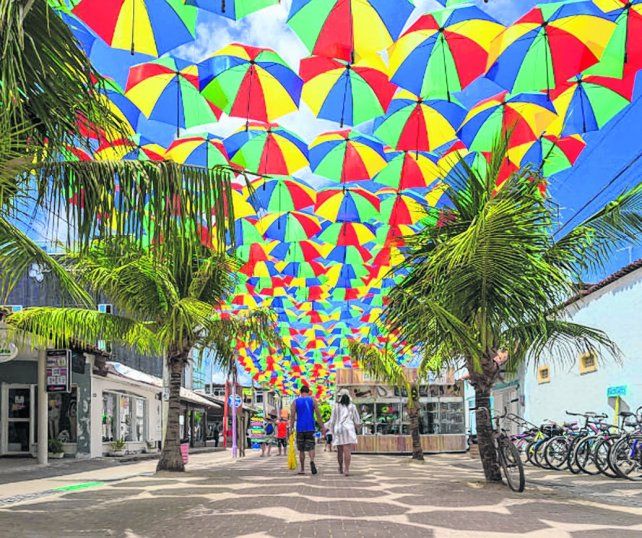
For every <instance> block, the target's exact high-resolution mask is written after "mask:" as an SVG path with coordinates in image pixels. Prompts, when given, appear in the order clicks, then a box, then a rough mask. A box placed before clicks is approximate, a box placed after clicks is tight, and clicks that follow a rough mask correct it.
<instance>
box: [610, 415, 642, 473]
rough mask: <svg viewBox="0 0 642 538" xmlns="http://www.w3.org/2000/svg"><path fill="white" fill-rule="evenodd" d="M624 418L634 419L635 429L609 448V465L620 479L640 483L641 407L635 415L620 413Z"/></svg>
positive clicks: (641, 446)
mask: <svg viewBox="0 0 642 538" xmlns="http://www.w3.org/2000/svg"><path fill="white" fill-rule="evenodd" d="M620 415H621V416H624V417H625V418H629V419H630V418H632V417H634V418H635V420H636V422H637V427H636V429H635V430H634V431H633V432H628V433H624V434H623V435H622V436H621V437H620V439H618V440H617V441H616V442H615V443H614V444H613V446H612V447H611V450H610V454H609V464H610V466H611V468H612V469H613V470H614V471H615V472H616V473H617V474H618V475H619V476H620V477H621V478H627V479H629V480H634V481H636V482H639V481H642V407H639V408H638V409H637V411H636V412H635V413H629V412H625V413H621V414H620Z"/></svg>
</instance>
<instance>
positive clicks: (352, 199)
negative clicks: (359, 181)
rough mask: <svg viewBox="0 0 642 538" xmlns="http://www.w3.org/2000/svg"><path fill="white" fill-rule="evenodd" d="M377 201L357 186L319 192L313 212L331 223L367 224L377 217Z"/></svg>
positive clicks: (372, 195) (369, 193)
mask: <svg viewBox="0 0 642 538" xmlns="http://www.w3.org/2000/svg"><path fill="white" fill-rule="evenodd" d="M379 207H380V205H379V199H378V198H377V197H376V196H375V195H374V194H372V193H371V192H369V191H367V190H365V189H363V188H361V187H357V186H350V187H347V186H345V185H344V186H343V187H342V188H329V189H323V190H321V191H319V193H318V195H317V203H316V205H315V206H314V212H315V213H316V214H317V215H320V216H321V217H323V218H325V219H327V220H330V221H333V222H368V221H369V220H373V219H376V218H377V217H379Z"/></svg>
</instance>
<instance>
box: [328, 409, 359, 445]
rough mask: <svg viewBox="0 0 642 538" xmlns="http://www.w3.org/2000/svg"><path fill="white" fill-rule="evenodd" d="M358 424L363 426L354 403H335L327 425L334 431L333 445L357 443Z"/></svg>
mask: <svg viewBox="0 0 642 538" xmlns="http://www.w3.org/2000/svg"><path fill="white" fill-rule="evenodd" d="M358 426H361V417H360V416H359V412H358V411H357V408H356V407H355V405H354V404H353V403H350V404H349V405H347V406H345V405H341V404H335V405H334V407H333V408H332V415H331V416H330V420H329V421H328V423H327V425H326V427H327V428H328V429H329V430H330V431H332V446H339V445H356V444H357V427H358Z"/></svg>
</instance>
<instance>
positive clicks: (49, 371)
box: [45, 349, 71, 392]
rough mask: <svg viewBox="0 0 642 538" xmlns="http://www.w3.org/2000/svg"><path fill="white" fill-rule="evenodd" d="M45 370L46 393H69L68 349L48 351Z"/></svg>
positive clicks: (69, 366)
mask: <svg viewBox="0 0 642 538" xmlns="http://www.w3.org/2000/svg"><path fill="white" fill-rule="evenodd" d="M45 368H46V377H47V392H70V389H71V350H70V349H48V350H47V357H46V364H45Z"/></svg>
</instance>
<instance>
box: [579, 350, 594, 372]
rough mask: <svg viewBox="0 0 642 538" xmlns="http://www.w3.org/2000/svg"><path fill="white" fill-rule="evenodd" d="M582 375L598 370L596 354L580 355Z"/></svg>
mask: <svg viewBox="0 0 642 538" xmlns="http://www.w3.org/2000/svg"><path fill="white" fill-rule="evenodd" d="M579 363H580V374H590V373H591V372H595V371H596V370H597V356H596V355H595V353H591V352H588V353H584V354H583V355H580V361H579Z"/></svg>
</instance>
